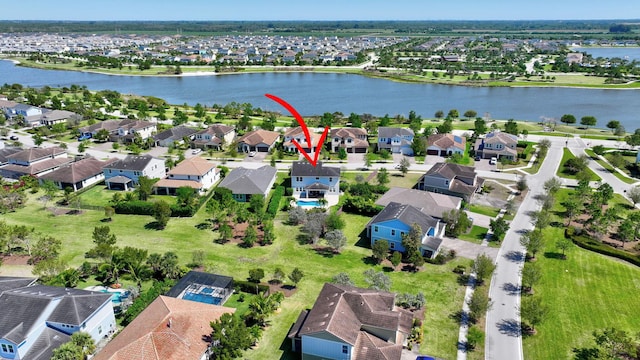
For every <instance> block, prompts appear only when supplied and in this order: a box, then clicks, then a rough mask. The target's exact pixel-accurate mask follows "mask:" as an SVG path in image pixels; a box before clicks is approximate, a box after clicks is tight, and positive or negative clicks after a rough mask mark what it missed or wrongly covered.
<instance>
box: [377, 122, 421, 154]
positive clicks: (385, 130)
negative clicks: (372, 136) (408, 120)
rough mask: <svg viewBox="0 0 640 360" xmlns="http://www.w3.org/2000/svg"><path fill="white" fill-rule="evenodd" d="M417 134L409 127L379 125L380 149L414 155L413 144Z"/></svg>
mask: <svg viewBox="0 0 640 360" xmlns="http://www.w3.org/2000/svg"><path fill="white" fill-rule="evenodd" d="M414 136H415V134H414V133H413V130H411V129H408V128H395V127H379V128H378V150H383V149H385V150H389V151H390V152H391V153H393V154H403V155H413V149H412V148H411V144H412V143H413V138H414Z"/></svg>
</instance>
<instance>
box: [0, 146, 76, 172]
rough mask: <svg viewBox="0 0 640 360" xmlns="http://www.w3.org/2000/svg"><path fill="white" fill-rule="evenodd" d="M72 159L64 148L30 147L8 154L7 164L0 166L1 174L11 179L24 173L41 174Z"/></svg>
mask: <svg viewBox="0 0 640 360" xmlns="http://www.w3.org/2000/svg"><path fill="white" fill-rule="evenodd" d="M72 161H73V159H71V158H68V157H67V151H66V150H65V149H63V148H59V147H55V146H53V147H48V148H30V149H26V150H22V151H18V152H15V153H13V154H11V155H8V156H7V164H5V165H2V166H0V176H2V177H6V178H10V179H18V178H20V176H23V175H32V176H41V175H44V174H46V173H48V172H51V171H53V170H55V169H57V168H59V167H60V166H62V165H65V164H67V163H70V162H72Z"/></svg>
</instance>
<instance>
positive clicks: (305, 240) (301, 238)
mask: <svg viewBox="0 0 640 360" xmlns="http://www.w3.org/2000/svg"><path fill="white" fill-rule="evenodd" d="M296 241H297V242H298V244H300V245H308V244H309V237H308V236H307V234H298V235H297V236H296Z"/></svg>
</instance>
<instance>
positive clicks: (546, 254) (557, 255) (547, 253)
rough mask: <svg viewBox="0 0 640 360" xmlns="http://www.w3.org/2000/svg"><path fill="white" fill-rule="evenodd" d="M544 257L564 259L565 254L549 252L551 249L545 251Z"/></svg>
mask: <svg viewBox="0 0 640 360" xmlns="http://www.w3.org/2000/svg"><path fill="white" fill-rule="evenodd" d="M544 257H546V258H547V259H558V260H564V259H565V256H564V255H562V254H561V253H557V252H551V251H547V252H545V253H544Z"/></svg>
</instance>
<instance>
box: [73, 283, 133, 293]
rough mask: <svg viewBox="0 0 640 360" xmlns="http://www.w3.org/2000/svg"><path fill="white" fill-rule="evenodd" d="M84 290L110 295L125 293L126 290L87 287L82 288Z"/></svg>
mask: <svg viewBox="0 0 640 360" xmlns="http://www.w3.org/2000/svg"><path fill="white" fill-rule="evenodd" d="M84 290H89V291H99V292H105V291H106V292H110V293H125V292H127V290H126V289H114V288H110V287H107V286H100V285H98V286H89V287H86V288H84Z"/></svg>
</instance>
